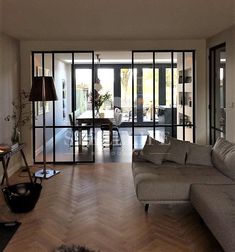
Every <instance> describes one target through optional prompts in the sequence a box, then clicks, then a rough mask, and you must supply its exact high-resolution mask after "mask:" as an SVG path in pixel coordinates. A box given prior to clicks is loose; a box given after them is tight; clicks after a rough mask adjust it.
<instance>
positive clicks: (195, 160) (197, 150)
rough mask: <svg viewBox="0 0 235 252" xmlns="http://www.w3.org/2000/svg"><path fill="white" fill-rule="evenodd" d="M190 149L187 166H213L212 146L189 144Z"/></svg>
mask: <svg viewBox="0 0 235 252" xmlns="http://www.w3.org/2000/svg"><path fill="white" fill-rule="evenodd" d="M188 147H189V149H188V153H187V158H186V164H193V165H207V166H212V162H211V151H212V147H211V146H208V145H199V144H194V143H188Z"/></svg>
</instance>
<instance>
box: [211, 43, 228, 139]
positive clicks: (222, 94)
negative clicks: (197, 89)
mask: <svg viewBox="0 0 235 252" xmlns="http://www.w3.org/2000/svg"><path fill="white" fill-rule="evenodd" d="M209 53H210V55H209V64H210V73H209V74H210V86H209V88H210V95H209V96H210V97H209V102H210V104H209V109H210V112H209V113H210V144H214V143H215V141H216V139H217V138H218V137H225V136H226V45H225V44H221V45H218V46H216V47H213V48H211V49H210V52H209Z"/></svg>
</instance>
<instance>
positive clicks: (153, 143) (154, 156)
mask: <svg viewBox="0 0 235 252" xmlns="http://www.w3.org/2000/svg"><path fill="white" fill-rule="evenodd" d="M168 149H169V145H168V144H162V143H161V142H158V141H157V140H155V139H154V138H152V137H151V136H149V135H148V136H147V139H146V142H145V145H144V148H143V151H142V158H143V159H145V160H147V161H150V162H152V163H154V164H161V163H162V161H163V159H164V157H165V155H166V153H167V150H168Z"/></svg>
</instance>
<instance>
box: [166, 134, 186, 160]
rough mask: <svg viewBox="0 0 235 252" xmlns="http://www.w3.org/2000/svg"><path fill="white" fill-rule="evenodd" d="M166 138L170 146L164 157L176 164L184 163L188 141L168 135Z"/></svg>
mask: <svg viewBox="0 0 235 252" xmlns="http://www.w3.org/2000/svg"><path fill="white" fill-rule="evenodd" d="M168 140H169V144H170V147H169V149H168V153H167V155H166V156H165V157H164V159H165V160H167V161H172V162H175V163H177V164H185V158H186V153H187V152H188V142H185V141H181V140H178V139H176V138H173V137H168Z"/></svg>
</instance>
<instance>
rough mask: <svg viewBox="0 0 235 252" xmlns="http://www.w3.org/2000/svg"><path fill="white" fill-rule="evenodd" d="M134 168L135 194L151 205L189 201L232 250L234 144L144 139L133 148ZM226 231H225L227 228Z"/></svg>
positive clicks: (220, 140) (234, 230)
mask: <svg viewBox="0 0 235 252" xmlns="http://www.w3.org/2000/svg"><path fill="white" fill-rule="evenodd" d="M132 171H133V178H134V184H135V191H136V195H137V198H138V199H139V201H140V202H141V203H144V204H145V211H146V212H147V211H148V208H149V204H152V203H182V202H191V203H192V205H193V206H194V208H195V209H196V210H197V211H198V213H199V214H200V216H201V217H202V218H203V220H204V221H205V223H206V224H207V225H208V227H209V228H210V229H211V231H212V233H213V234H214V236H215V237H216V238H217V240H218V241H219V242H220V243H221V245H222V247H223V248H224V249H225V251H235V240H234V239H233V237H234V235H235V144H232V143H230V142H228V141H226V140H225V139H223V138H218V139H217V141H216V143H215V145H214V147H213V148H212V147H210V146H203V145H198V144H192V143H188V142H184V141H180V140H177V139H174V138H170V140H169V143H168V144H161V143H159V142H158V141H156V140H154V139H152V138H151V137H148V138H147V141H146V144H145V146H144V148H143V150H135V151H134V152H133V159H132ZM228 230H229V231H228Z"/></svg>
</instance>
